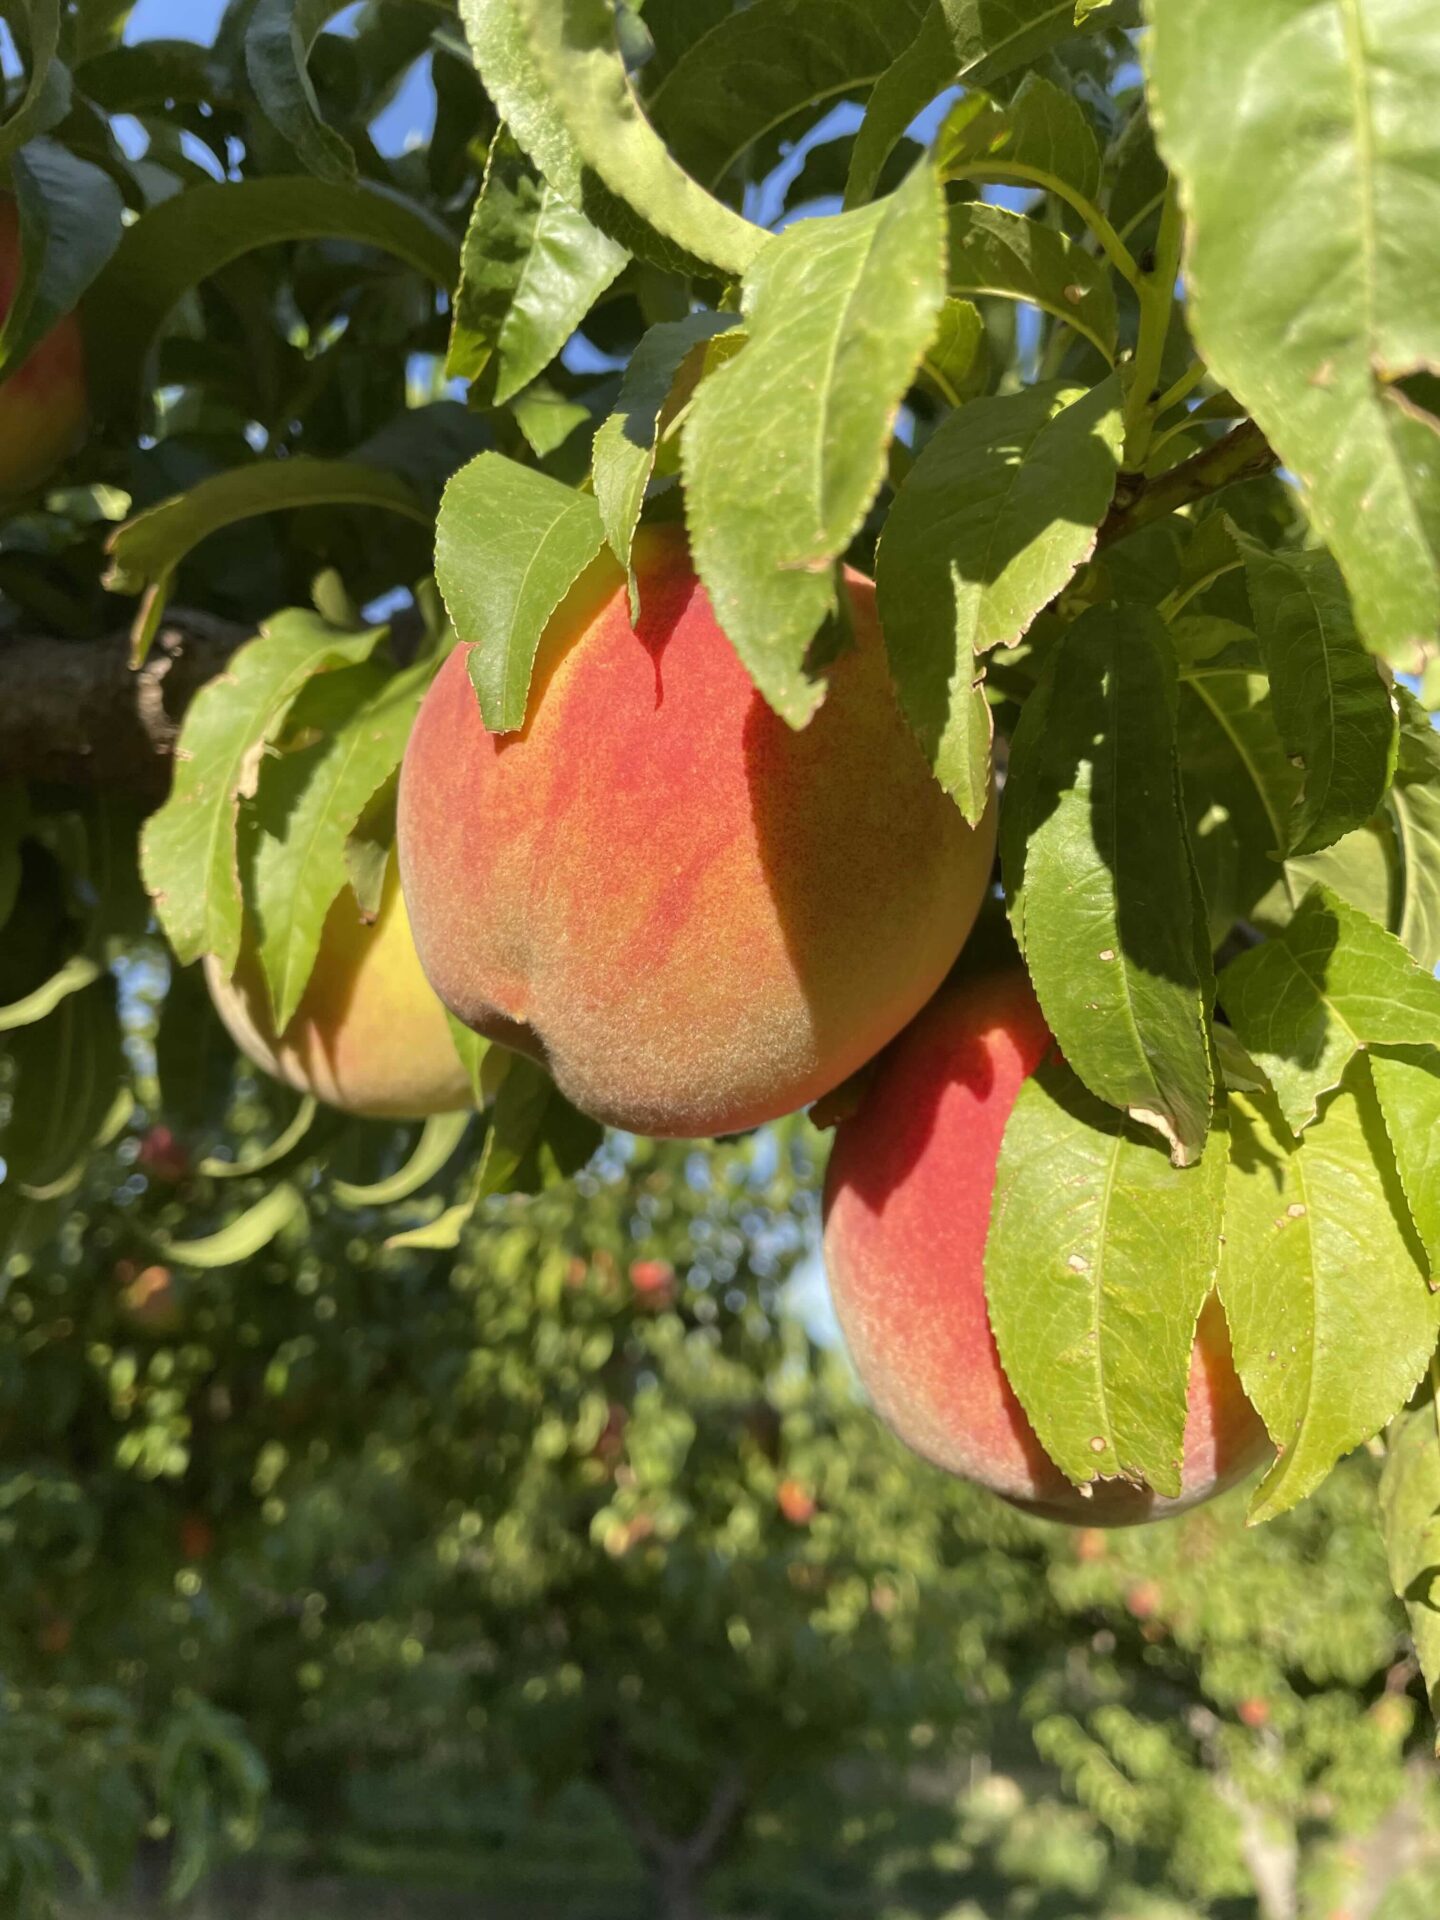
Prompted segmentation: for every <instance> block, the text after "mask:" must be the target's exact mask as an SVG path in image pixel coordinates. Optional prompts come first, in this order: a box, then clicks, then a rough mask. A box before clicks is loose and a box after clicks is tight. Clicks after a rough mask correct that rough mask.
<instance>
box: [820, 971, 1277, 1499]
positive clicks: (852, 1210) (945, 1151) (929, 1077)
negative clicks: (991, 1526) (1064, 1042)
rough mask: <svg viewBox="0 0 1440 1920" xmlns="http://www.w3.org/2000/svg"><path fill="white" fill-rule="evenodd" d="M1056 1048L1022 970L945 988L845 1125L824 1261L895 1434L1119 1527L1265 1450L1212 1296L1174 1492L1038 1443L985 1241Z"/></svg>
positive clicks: (828, 1208)
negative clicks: (1063, 1466)
mask: <svg viewBox="0 0 1440 1920" xmlns="http://www.w3.org/2000/svg"><path fill="white" fill-rule="evenodd" d="M1050 1044H1051V1040H1050V1034H1049V1033H1048V1031H1047V1029H1046V1026H1045V1022H1044V1020H1043V1019H1042V1017H1041V1014H1040V1009H1039V1007H1038V1005H1037V1004H1036V1001H1035V998H1034V995H1033V994H1032V992H1031V990H1030V984H1029V981H1028V980H1027V979H1026V977H1025V976H1024V974H1022V973H1019V972H1010V973H1004V974H997V975H992V976H990V977H988V978H985V979H982V980H979V981H970V982H966V983H964V984H962V985H960V986H956V987H953V988H950V989H948V990H946V991H944V992H942V993H940V994H939V995H937V996H936V998H935V999H934V1000H933V1001H931V1003H930V1005H929V1006H928V1007H927V1008H926V1009H925V1011H924V1012H923V1013H922V1014H921V1015H920V1017H919V1019H917V1020H916V1021H914V1022H913V1023H912V1024H911V1026H910V1027H909V1028H907V1030H906V1031H905V1032H904V1033H903V1034H902V1035H901V1036H900V1038H899V1040H898V1041H897V1042H896V1043H895V1045H894V1046H893V1047H892V1048H891V1049H890V1050H889V1052H888V1053H886V1054H885V1055H884V1056H883V1058H882V1059H881V1060H880V1062H879V1064H878V1067H877V1069H876V1072H875V1074H874V1077H873V1079H872V1080H871V1081H870V1084H869V1086H868V1088H867V1090H866V1095H865V1099H864V1101H863V1102H862V1104H861V1106H860V1108H859V1109H858V1111H857V1112H856V1113H855V1115H854V1116H853V1117H852V1118H851V1119H849V1120H846V1121H844V1122H843V1123H842V1124H841V1126H840V1128H839V1130H838V1132H837V1133H836V1136H835V1145H834V1149H833V1151H832V1153H831V1156H830V1169H829V1174H828V1177H827V1180H826V1185H825V1220H826V1224H825V1265H826V1269H827V1271H828V1273H829V1277H830V1288H831V1293H832V1295H833V1297H834V1301H835V1309H836V1312H837V1314H838V1315H839V1319H840V1325H841V1329H842V1331H843V1332H844V1335H845V1339H846V1343H847V1345H848V1346H849V1348H850V1353H851V1356H852V1358H853V1359H854V1362H855V1365H856V1368H857V1369H858V1371H859V1374H860V1378H861V1380H862V1382H863V1383H864V1385H865V1387H866V1389H867V1390H868V1392H869V1394H870V1397H871V1399H872V1400H873V1401H874V1403H875V1406H876V1408H877V1410H878V1411H879V1413H880V1415H881V1416H882V1418H883V1419H885V1420H886V1421H887V1422H888V1423H889V1424H890V1425H891V1426H892V1427H893V1428H894V1429H895V1431H896V1432H897V1433H898V1434H899V1435H900V1437H901V1439H902V1440H904V1441H906V1442H907V1443H908V1444H909V1445H910V1446H912V1447H913V1448H914V1449H915V1451H916V1452H917V1453H920V1454H923V1455H924V1456H925V1458H926V1459H928V1460H933V1461H934V1462H935V1463H936V1464H937V1465H938V1466H942V1467H945V1468H947V1469H948V1470H949V1471H950V1472H951V1473H954V1474H958V1475H960V1476H962V1477H963V1478H965V1479H967V1480H974V1481H977V1482H978V1483H979V1484H980V1485H981V1486H984V1487H989V1488H991V1489H992V1490H993V1491H994V1492H996V1493H998V1494H1001V1495H1002V1496H1003V1497H1004V1498H1005V1499H1007V1500H1011V1501H1013V1502H1014V1503H1015V1504H1016V1505H1017V1506H1022V1507H1025V1508H1028V1509H1029V1510H1030V1511H1031V1512H1034V1513H1040V1514H1044V1515H1046V1516H1047V1517H1049V1518H1051V1519H1055V1520H1066V1521H1069V1522H1071V1523H1072V1524H1075V1525H1080V1526H1124V1525H1128V1524H1130V1523H1132V1522H1135V1521H1139V1520H1149V1519H1154V1518H1157V1517H1158V1516H1160V1515H1162V1514H1167V1513H1175V1512H1178V1511H1179V1510H1180V1509H1181V1508H1183V1507H1188V1506H1193V1505H1194V1504H1195V1503H1196V1502H1197V1501H1200V1500H1205V1499H1208V1498H1209V1497H1210V1495H1211V1494H1214V1493H1218V1492H1219V1491H1220V1490H1221V1489H1222V1488H1223V1487H1227V1486H1230V1485H1231V1484H1233V1482H1235V1481H1236V1480H1239V1479H1241V1478H1243V1476H1244V1475H1245V1474H1247V1473H1249V1472H1250V1470H1251V1469H1252V1468H1253V1467H1256V1466H1258V1465H1259V1464H1260V1462H1261V1461H1262V1460H1264V1459H1266V1458H1268V1457H1269V1455H1270V1452H1271V1447H1270V1443H1269V1440H1268V1438H1267V1436H1266V1433H1265V1429H1264V1426H1263V1424H1262V1423H1261V1420H1260V1417H1259V1415H1258V1414H1257V1413H1256V1412H1255V1410H1254V1408H1253V1407H1252V1406H1251V1405H1250V1402H1249V1401H1248V1400H1247V1399H1246V1398H1245V1394H1244V1392H1243V1390H1242V1388H1241V1385H1240V1381H1239V1378H1238V1376H1237V1375H1236V1372H1235V1368H1234V1365H1233V1363H1232V1361H1231V1357H1230V1338H1229V1332H1228V1329H1227V1327H1226V1325H1225V1319H1224V1315H1223V1313H1222V1312H1221V1310H1220V1305H1219V1302H1218V1300H1216V1299H1215V1298H1214V1297H1213V1296H1212V1298H1211V1299H1210V1300H1209V1301H1208V1302H1207V1303H1206V1306H1205V1308H1204V1310H1203V1312H1202V1313H1201V1315H1200V1323H1199V1328H1198V1330H1197V1334H1196V1340H1195V1348H1194V1352H1193V1355H1192V1359H1191V1367H1190V1393H1189V1413H1188V1419H1187V1422H1186V1427H1185V1445H1184V1458H1183V1462H1182V1488H1183V1491H1182V1493H1181V1496H1180V1498H1179V1499H1165V1498H1162V1497H1161V1496H1160V1495H1159V1494H1156V1493H1153V1492H1151V1491H1150V1490H1149V1489H1148V1488H1145V1487H1136V1486H1132V1485H1131V1484H1129V1483H1128V1482H1125V1481H1121V1480H1102V1481H1095V1482H1093V1483H1092V1484H1091V1486H1090V1488H1089V1490H1088V1492H1086V1493H1081V1492H1080V1491H1079V1489H1078V1488H1076V1487H1074V1486H1072V1484H1071V1483H1070V1481H1068V1480H1067V1479H1066V1478H1065V1476H1064V1474H1062V1473H1061V1471H1060V1469H1059V1468H1058V1467H1057V1466H1056V1465H1055V1464H1054V1462H1053V1461H1052V1460H1051V1459H1050V1458H1049V1456H1048V1455H1047V1454H1046V1452H1045V1450H1044V1448H1043V1447H1042V1446H1041V1445H1040V1442H1039V1440H1038V1438H1037V1437H1036V1434H1035V1431H1034V1429H1033V1428H1032V1427H1031V1425H1030V1422H1029V1421H1028V1420H1027V1419H1026V1417H1025V1414H1024V1411H1023V1409H1022V1408H1021V1406H1020V1403H1019V1401H1018V1400H1017V1399H1016V1397H1015V1394H1014V1392H1013V1390H1012V1388H1011V1386H1010V1384H1009V1382H1008V1380H1007V1379H1006V1378H1005V1374H1004V1372H1003V1370H1002V1368H1001V1365H1000V1356H999V1354H998V1352H997V1351H996V1347H995V1340H994V1336H993V1335H992V1333H991V1331H990V1322H989V1319H988V1316H987V1313H986V1306H985V1241H986V1235H987V1233H988V1231H989V1226H990V1203H991V1198H992V1196H993V1193H994V1186H995V1167H996V1162H997V1160H998V1158H999V1153H1000V1142H1001V1138H1002V1136H1003V1134H1004V1131H1005V1122H1006V1120H1007V1119H1008V1118H1009V1115H1010V1110H1011V1108H1012V1107H1013V1106H1014V1104H1015V1100H1016V1096H1017V1095H1018V1094H1019V1091H1020V1088H1021V1086H1022V1084H1023V1083H1024V1081H1025V1079H1026V1078H1027V1076H1028V1075H1029V1074H1031V1073H1033V1072H1034V1070H1035V1069H1036V1067H1037V1066H1038V1065H1039V1064H1040V1062H1041V1060H1042V1059H1043V1058H1044V1056H1045V1054H1046V1053H1047V1052H1048V1050H1049V1048H1050Z"/></svg>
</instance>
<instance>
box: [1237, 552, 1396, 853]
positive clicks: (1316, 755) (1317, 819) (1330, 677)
mask: <svg viewBox="0 0 1440 1920" xmlns="http://www.w3.org/2000/svg"><path fill="white" fill-rule="evenodd" d="M1235 538H1236V539H1237V541H1238V544H1239V547H1240V551H1241V553H1242V555H1243V557H1244V561H1245V573H1246V579H1247V581H1248V584H1249V590H1250V605H1251V607H1252V609H1253V610H1254V614H1255V631H1256V633H1257V634H1258V635H1259V638H1260V646H1261V649H1262V651H1263V653H1264V656H1265V666H1266V670H1267V672H1268V673H1269V676H1270V694H1271V704H1272V706H1273V709H1274V714H1275V719H1276V722H1277V723H1278V725H1279V728H1280V736H1281V739H1282V740H1283V741H1284V743H1285V751H1286V753H1287V754H1289V755H1290V756H1291V758H1292V759H1293V760H1295V761H1297V762H1299V764H1300V765H1302V766H1303V768H1304V781H1303V785H1302V787H1301V791H1300V793H1299V795H1298V796H1297V798H1296V800H1295V803H1294V818H1293V819H1292V820H1291V821H1289V822H1288V834H1287V839H1286V842H1285V848H1284V850H1285V852H1287V853H1316V852H1318V851H1319V850H1320V849H1321V848H1322V847H1328V846H1330V845H1332V844H1333V843H1334V842H1335V841H1336V840H1338V839H1339V838H1340V836H1341V834H1343V833H1348V832H1349V831H1350V829H1351V828H1352V827H1358V826H1360V825H1361V824H1362V823H1363V822H1364V821H1366V820H1368V819H1369V818H1370V816H1371V814H1373V813H1374V812H1375V809H1376V808H1377V807H1378V806H1379V805H1380V802H1381V799H1382V798H1383V797H1384V793H1385V789H1386V788H1387V787H1388V786H1389V784H1390V776H1391V774H1392V773H1393V772H1394V770H1395V755H1396V745H1397V729H1396V720H1395V710H1394V707H1393V705H1392V703H1391V699H1390V690H1389V688H1388V687H1387V686H1386V685H1385V682H1384V681H1383V680H1382V679H1381V677H1380V673H1379V670H1378V668H1377V667H1376V665H1375V662H1374V660H1373V659H1372V657H1371V656H1370V655H1369V654H1368V653H1367V652H1366V650H1365V648H1364V646H1363V644H1362V643H1361V640H1360V636H1359V635H1358V634H1357V633H1356V631H1355V626H1354V622H1353V620H1352V617H1351V613H1350V599H1349V595H1348V594H1347V593H1346V591H1345V583H1344V581H1343V580H1342V579H1341V577H1340V571H1339V569H1338V568H1337V567H1336V565H1335V563H1334V561H1333V560H1332V559H1331V558H1330V556H1329V555H1328V554H1326V553H1284V552H1281V553H1272V552H1270V551H1269V550H1268V549H1266V548H1264V547H1262V546H1261V545H1260V544H1259V543H1258V542H1257V541H1254V540H1251V539H1249V538H1247V537H1246V536H1245V535H1243V534H1239V535H1236V536H1235Z"/></svg>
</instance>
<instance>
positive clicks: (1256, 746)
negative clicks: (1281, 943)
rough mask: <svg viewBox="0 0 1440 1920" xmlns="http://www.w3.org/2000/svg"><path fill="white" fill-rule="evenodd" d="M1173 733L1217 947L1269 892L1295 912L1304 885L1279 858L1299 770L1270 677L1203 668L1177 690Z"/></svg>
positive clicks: (1240, 670)
mask: <svg viewBox="0 0 1440 1920" xmlns="http://www.w3.org/2000/svg"><path fill="white" fill-rule="evenodd" d="M1176 738H1177V742H1178V746H1179V753H1180V774H1181V781H1182V784H1183V790H1184V795H1185V808H1186V820H1187V824H1188V827H1189V835H1190V845H1191V849H1192V851H1193V853H1194V857H1195V867H1196V871H1197V873H1198V875H1199V878H1200V885H1201V890H1202V892H1203V893H1204V895H1205V901H1206V906H1207V909H1208V912H1209V918H1210V933H1211V940H1212V944H1215V945H1218V944H1219V942H1220V941H1221V940H1222V939H1223V938H1224V937H1225V935H1226V933H1228V932H1229V930H1230V928H1231V927H1232V926H1233V925H1234V924H1235V922H1236V921H1237V920H1242V919H1245V918H1246V917H1248V916H1249V915H1250V914H1251V913H1252V912H1254V911H1255V910H1256V909H1257V907H1258V903H1259V902H1260V901H1261V900H1263V899H1264V898H1265V896H1266V895H1267V894H1268V893H1269V892H1270V891H1271V889H1272V888H1278V889H1280V890H1281V894H1282V900H1283V906H1284V911H1283V912H1282V913H1281V916H1280V917H1281V919H1282V920H1283V919H1288V917H1289V914H1290V913H1291V912H1293V911H1294V909H1295V907H1296V906H1298V905H1299V902H1300V900H1301V898H1302V896H1303V894H1304V891H1305V889H1304V887H1303V886H1301V885H1299V884H1298V883H1297V882H1296V881H1295V879H1294V878H1293V877H1292V876H1291V875H1290V873H1289V870H1288V869H1285V868H1282V867H1281V866H1280V865H1279V864H1278V849H1279V848H1280V846H1281V845H1282V843H1283V841H1284V838H1285V834H1286V831H1287V826H1288V820H1289V814H1290V808H1291V805H1292V803H1293V800H1294V796H1295V792H1296V788H1297V787H1298V785H1299V776H1298V775H1297V774H1296V772H1295V769H1294V768H1293V767H1292V766H1291V765H1290V762H1289V761H1288V760H1287V759H1286V757H1285V750H1284V748H1283V747H1282V746H1281V744H1280V735H1279V733H1278V732H1277V731H1276V728H1275V722H1274V718H1273V716H1272V714H1271V711H1270V688H1269V682H1268V681H1267V680H1266V679H1265V676H1264V675H1263V674H1260V673H1249V672H1246V671H1245V670H1244V669H1243V668H1224V667H1207V666H1201V667H1199V668H1197V669H1192V670H1191V671H1190V672H1189V673H1187V675H1186V677H1185V679H1184V682H1183V684H1182V685H1181V688H1180V704H1179V709H1178V718H1177V732H1176Z"/></svg>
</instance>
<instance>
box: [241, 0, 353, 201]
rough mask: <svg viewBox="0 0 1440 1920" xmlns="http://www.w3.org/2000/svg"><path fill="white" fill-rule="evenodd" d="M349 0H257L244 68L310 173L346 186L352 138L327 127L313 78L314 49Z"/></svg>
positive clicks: (257, 95) (274, 122)
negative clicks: (310, 63)
mask: <svg viewBox="0 0 1440 1920" xmlns="http://www.w3.org/2000/svg"><path fill="white" fill-rule="evenodd" d="M346 4H347V0H257V4H256V6H255V9H254V11H253V12H252V13H251V15H250V24H249V26H248V28H247V29H246V33H245V71H246V73H247V75H248V76H249V80H250V84H251V86H252V87H253V88H254V89H255V98H256V99H257V100H258V101H259V103H260V106H261V110H262V111H263V112H264V114H265V116H266V118H267V119H268V120H270V122H271V123H272V125H273V126H274V127H275V128H276V129H277V130H278V131H279V132H280V133H282V134H283V135H284V136H285V138H286V139H287V140H288V141H289V143H290V145H291V146H292V147H293V148H294V149H295V152H296V154H297V155H298V157H299V158H300V160H301V161H302V162H303V163H304V165H305V167H306V168H307V169H308V171H309V172H311V173H313V174H316V175H317V176H318V177H319V178H320V179H322V180H331V181H336V182H339V183H341V184H343V183H345V182H346V181H350V180H353V179H354V178H355V153H354V149H353V148H352V147H351V145H350V143H349V141H348V140H345V139H343V138H342V137H341V135H340V134H338V133H337V132H336V131H335V129H334V128H333V127H327V126H326V125H325V122H324V120H323V118H322V117H321V113H320V102H319V100H318V99H317V98H316V97H315V89H314V87H313V85H312V84H311V81H310V74H309V60H310V49H311V48H312V47H313V45H314V44H315V41H316V38H317V37H318V35H319V33H320V29H321V28H322V27H323V26H324V25H325V23H326V21H327V20H329V19H331V18H332V17H333V16H334V15H335V14H337V13H340V12H342V11H343V10H344V7H345V5H346Z"/></svg>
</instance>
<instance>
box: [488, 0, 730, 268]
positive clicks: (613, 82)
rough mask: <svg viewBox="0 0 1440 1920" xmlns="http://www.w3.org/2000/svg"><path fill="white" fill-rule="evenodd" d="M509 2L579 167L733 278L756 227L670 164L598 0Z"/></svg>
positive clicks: (652, 223)
mask: <svg viewBox="0 0 1440 1920" xmlns="http://www.w3.org/2000/svg"><path fill="white" fill-rule="evenodd" d="M510 4H511V5H512V6H513V8H514V12H515V17H516V19H517V20H518V22H519V24H520V28H521V31H522V32H523V34H524V36H525V43H526V45H527V47H528V49H529V52H530V55H531V58H532V60H533V61H534V64H535V69H536V72H537V74H538V75H539V78H540V80H541V82H542V84H543V86H544V88H545V90H546V91H547V93H548V94H549V97H550V102H551V104H552V107H553V109H554V110H555V111H556V112H558V114H559V116H560V118H561V119H562V120H563V122H564V124H565V128H566V130H567V132H568V133H569V136H570V139H571V140H572V141H573V143H574V146H575V149H576V151H577V152H578V153H579V154H580V156H581V158H582V159H583V161H584V162H585V164H586V165H587V166H589V167H592V168H593V169H594V171H595V173H596V175H597V176H598V177H599V179H600V180H601V181H603V183H604V184H605V186H606V187H607V188H608V189H609V190H610V192H611V193H612V194H614V195H615V196H616V198H617V199H619V200H621V201H623V202H624V204H625V205H626V206H628V207H630V208H631V209H632V210H633V211H634V212H635V213H636V214H637V215H638V216H639V217H640V219H642V220H643V221H644V222H645V223H646V225H647V226H649V227H651V228H653V229H654V231H655V232H656V233H658V234H659V235H661V237H662V238H663V239H666V240H668V241H670V242H672V243H673V244H674V245H675V246H677V247H679V248H681V249H683V251H684V252H685V253H687V254H689V255H691V256H693V257H694V258H695V259H697V260H701V261H706V262H709V263H710V264H712V265H713V266H716V267H718V268H720V269H722V270H723V271H724V272H725V273H729V274H739V273H743V272H744V271H745V269H746V268H747V267H748V266H749V265H750V263H751V261H752V260H753V259H754V258H755V256H756V254H757V253H758V252H759V251H760V249H761V247H762V246H764V245H765V242H766V239H767V236H766V234H765V231H764V229H763V228H761V227H757V226H755V225H753V224H752V222H750V221H749V220H746V219H743V218H742V217H741V215H739V214H738V213H734V212H732V211H731V209H730V208H729V207H727V206H725V205H724V203H723V202H722V201H719V200H717V199H715V198H714V196H713V195H711V194H709V193H707V192H706V191H705V189H704V188H703V187H701V186H699V185H698V184H697V183H696V182H695V181H694V180H692V179H691V178H690V176H689V175H688V174H687V173H685V171H684V170H683V169H682V168H681V167H680V166H679V165H678V164H677V163H676V162H675V161H674V160H672V159H671V157H670V155H669V153H668V152H667V151H666V148H665V143H664V142H663V141H662V140H661V139H660V137H659V135H658V134H657V133H656V132H655V130H654V128H653V127H652V126H651V125H650V124H649V122H648V121H647V120H646V118H645V116H644V114H643V113H642V112H641V110H640V105H639V102H638V101H637V100H636V98H635V95H634V93H633V91H632V90H631V86H630V81H629V77H628V76H627V74H626V72H625V64H624V61H623V60H622V59H621V57H620V50H619V48H618V46H617V45H616V42H615V20H614V13H613V11H612V9H611V7H610V6H609V5H608V4H607V0H510ZM508 117H510V116H509V115H508V114H507V118H508Z"/></svg>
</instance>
